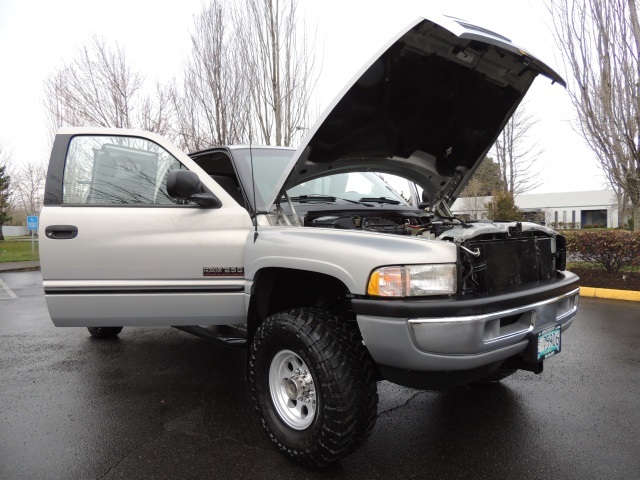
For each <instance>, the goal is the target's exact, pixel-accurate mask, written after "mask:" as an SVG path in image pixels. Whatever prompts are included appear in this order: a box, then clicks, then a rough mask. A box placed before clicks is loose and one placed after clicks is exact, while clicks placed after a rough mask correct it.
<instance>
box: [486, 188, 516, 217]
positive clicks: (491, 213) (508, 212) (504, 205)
mask: <svg viewBox="0 0 640 480" xmlns="http://www.w3.org/2000/svg"><path fill="white" fill-rule="evenodd" d="M485 207H486V208H487V217H488V218H490V219H491V220H512V221H519V220H522V211H520V209H519V208H518V207H517V206H516V202H515V200H514V198H513V194H512V193H511V192H494V193H493V198H492V199H491V200H490V201H489V202H487V203H486V204H485Z"/></svg>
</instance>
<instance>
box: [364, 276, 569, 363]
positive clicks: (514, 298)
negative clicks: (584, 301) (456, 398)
mask: <svg viewBox="0 0 640 480" xmlns="http://www.w3.org/2000/svg"><path fill="white" fill-rule="evenodd" d="M578 281H579V279H578V277H577V276H576V275H574V274H572V273H570V272H565V273H564V274H563V275H562V276H561V277H559V278H556V279H554V280H553V281H552V282H546V283H544V284H543V283H540V284H536V285H533V286H532V285H528V286H523V287H520V288H518V289H513V290H511V291H506V292H500V293H499V294H496V295H487V296H478V297H473V298H469V299H465V298H454V299H445V300H421V301H410V300H402V301H385V300H370V299H354V300H353V307H354V310H355V312H356V315H357V320H358V326H359V327H360V331H361V333H362V337H363V340H364V342H365V344H366V346H367V348H368V349H369V352H370V353H371V355H372V357H373V358H374V360H375V361H376V362H377V363H378V365H380V366H382V367H391V368H393V369H401V370H410V371H414V372H444V371H461V370H472V369H478V368H481V367H484V366H487V365H490V364H495V363H496V362H500V361H502V360H505V359H507V358H509V357H513V356H516V355H519V354H521V353H522V352H523V351H524V350H525V349H526V347H527V345H528V344H529V341H530V340H531V339H533V338H537V333H538V332H539V331H541V330H543V329H545V328H546V327H548V326H550V325H561V326H562V330H563V331H564V330H566V329H567V328H568V327H569V326H570V325H571V322H572V321H573V317H574V316H575V314H576V311H577V307H578V299H579V288H578Z"/></svg>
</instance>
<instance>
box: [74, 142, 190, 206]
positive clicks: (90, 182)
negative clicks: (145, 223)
mask: <svg viewBox="0 0 640 480" xmlns="http://www.w3.org/2000/svg"><path fill="white" fill-rule="evenodd" d="M179 168H182V166H181V164H180V162H178V160H176V159H175V157H173V156H172V155H171V154H170V153H169V152H167V151H166V150H165V149H163V148H162V147H161V146H159V145H158V144H156V143H153V142H152V141H150V140H146V139H143V138H135V137H120V136H89V135H81V136H75V137H73V139H72V140H71V143H70V144H69V150H68V152H67V159H66V162H65V167H64V179H63V197H62V202H63V203H65V204H92V205H173V204H177V203H180V202H179V201H178V200H175V199H173V198H171V197H169V195H168V194H167V175H168V173H169V171H171V170H175V169H179Z"/></svg>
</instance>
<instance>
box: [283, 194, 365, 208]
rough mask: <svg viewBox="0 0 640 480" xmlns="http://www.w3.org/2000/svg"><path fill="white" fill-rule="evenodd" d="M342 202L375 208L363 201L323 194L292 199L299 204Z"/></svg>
mask: <svg viewBox="0 0 640 480" xmlns="http://www.w3.org/2000/svg"><path fill="white" fill-rule="evenodd" d="M337 200H342V201H343V202H349V203H355V204H357V205H364V206H365V207H373V205H370V204H367V203H364V202H363V201H362V200H360V201H358V200H349V199H348V198H342V197H333V196H331V195H323V194H321V193H312V194H311V195H299V196H297V197H291V201H293V202H298V203H307V202H335V201H337Z"/></svg>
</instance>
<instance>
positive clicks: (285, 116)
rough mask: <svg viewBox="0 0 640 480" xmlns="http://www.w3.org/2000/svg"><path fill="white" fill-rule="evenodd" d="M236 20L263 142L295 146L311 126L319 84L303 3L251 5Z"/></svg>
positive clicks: (286, 0)
mask: <svg viewBox="0 0 640 480" xmlns="http://www.w3.org/2000/svg"><path fill="white" fill-rule="evenodd" d="M235 15H236V22H235V23H236V27H237V31H238V35H237V41H238V43H239V52H240V54H241V60H242V64H243V66H244V67H245V68H246V73H245V75H246V78H247V79H249V81H250V82H249V91H250V98H251V105H252V107H253V111H252V116H253V118H254V119H255V121H256V122H257V128H256V132H255V133H256V134H257V135H258V140H259V141H262V142H264V143H266V144H275V145H292V144H293V143H295V142H296V140H297V139H298V138H299V137H300V135H301V132H303V130H304V129H305V128H306V127H308V124H309V121H310V113H311V110H310V108H309V105H310V96H311V93H312V91H313V89H314V88H315V83H316V81H317V77H316V76H315V60H314V59H315V55H314V52H313V50H314V48H315V43H314V42H311V43H310V42H309V40H308V38H307V36H306V28H304V23H303V22H301V21H300V19H299V17H298V2H297V1H296V0H247V2H246V3H244V4H241V5H240V6H239V7H238V9H237V10H236V12H235ZM301 24H302V26H303V28H301V29H298V26H299V25H301Z"/></svg>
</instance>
